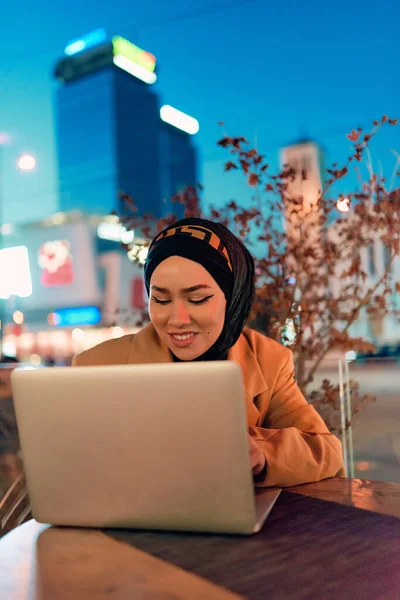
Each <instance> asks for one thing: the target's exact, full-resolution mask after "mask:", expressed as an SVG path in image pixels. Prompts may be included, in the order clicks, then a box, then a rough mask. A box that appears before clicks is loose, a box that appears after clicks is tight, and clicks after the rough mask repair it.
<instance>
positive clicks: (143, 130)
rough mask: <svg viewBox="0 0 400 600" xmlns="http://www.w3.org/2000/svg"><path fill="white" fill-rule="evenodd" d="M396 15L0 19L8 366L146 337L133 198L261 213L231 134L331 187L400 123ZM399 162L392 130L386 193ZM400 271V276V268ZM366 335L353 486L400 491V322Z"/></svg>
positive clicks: (1, 287) (197, 8)
mask: <svg viewBox="0 0 400 600" xmlns="http://www.w3.org/2000/svg"><path fill="white" fill-rule="evenodd" d="M397 11H398V8H397V3H396V2H395V1H394V0H386V1H384V2H381V3H380V4H379V5H377V3H376V2H365V1H363V2H361V1H360V0H354V1H352V2H344V1H343V0H339V1H338V2H336V3H335V5H332V6H330V7H327V5H325V4H323V3H322V2H318V1H317V0H309V1H307V2H300V1H289V2H285V3H282V4H279V3H271V2H267V1H266V0H237V1H236V2H235V1H234V0H221V1H218V2H211V1H210V0H196V1H194V2H192V3H191V4H190V5H188V4H187V3H185V2H183V0H177V1H176V2H175V3H174V4H173V5H169V4H166V3H162V2H161V1H160V0H157V1H155V2H153V3H152V4H151V6H149V7H146V6H145V5H141V6H137V5H133V4H132V3H131V2H127V1H126V0H120V2H119V3H118V5H117V6H116V7H115V8H114V7H112V6H110V4H109V3H105V2H102V1H96V2H93V1H92V0H89V1H88V2H86V3H84V4H83V5H82V4H78V3H77V2H71V1H69V2H66V0H60V2H58V3H57V4H54V3H51V2H49V0H40V1H39V2H38V3H35V4H33V3H32V2H28V1H27V0H22V1H21V2H19V3H15V4H14V5H8V6H7V8H3V9H2V19H1V22H0V33H1V37H0V48H1V61H0V225H1V230H0V233H1V235H0V303H1V312H0V316H1V321H2V329H1V332H2V353H3V355H5V356H8V357H9V358H10V360H12V359H13V358H16V359H17V360H18V361H20V362H23V363H29V364H32V365H35V366H39V365H68V364H70V361H71V358H72V356H73V355H74V354H75V353H77V352H79V351H81V350H83V349H85V348H88V347H90V346H93V345H95V344H96V343H99V342H100V341H102V340H105V339H108V338H110V337H118V336H121V335H123V334H124V333H128V332H131V331H134V330H135V322H136V321H135V319H136V317H137V316H138V315H139V314H141V312H142V311H143V309H144V308H145V306H146V302H147V298H146V293H145V289H144V285H143V279H142V271H141V268H140V264H138V262H135V263H133V262H132V261H131V260H130V259H129V257H128V256H127V253H126V250H124V248H123V247H122V246H121V244H131V245H132V244H135V247H136V249H139V257H141V260H144V258H145V249H144V250H143V252H142V253H140V249H141V247H142V246H143V244H144V243H145V241H146V240H145V239H144V238H143V235H142V234H141V233H140V231H136V230H135V231H127V230H126V229H125V228H124V227H123V226H122V225H121V223H120V222H119V220H118V217H117V216H115V215H114V214H112V213H113V212H116V213H118V214H121V213H123V212H124V211H125V210H126V207H125V206H124V205H123V203H122V202H121V200H120V199H119V197H118V194H119V193H120V192H121V191H123V192H127V193H128V194H130V195H131V196H132V198H133V199H134V201H135V204H136V206H137V208H138V213H137V214H138V215H139V216H140V215H141V214H144V213H150V214H152V215H153V216H154V217H156V218H161V217H164V216H166V215H167V214H168V213H170V212H171V211H175V212H176V210H177V208H176V205H175V206H173V205H172V203H171V198H172V197H173V196H174V195H176V194H179V193H181V192H182V191H183V190H185V189H186V188H187V187H188V186H195V187H197V186H199V185H201V188H202V192H201V201H202V203H203V206H204V207H205V208H206V207H209V206H211V205H215V206H217V207H219V206H223V205H226V204H227V203H228V202H229V201H231V200H233V199H234V200H236V201H238V202H240V204H241V205H243V206H246V205H248V206H250V205H251V202H252V196H253V190H252V189H251V187H249V186H248V184H247V182H246V179H245V178H243V176H242V175H241V174H240V173H236V172H233V173H225V164H226V161H227V154H226V150H225V149H224V148H221V147H220V146H218V145H217V142H218V140H219V139H221V137H222V136H223V135H226V134H229V135H238V136H241V135H243V136H245V137H246V138H247V139H248V140H249V142H250V143H251V144H252V145H254V146H255V147H256V148H257V149H259V150H260V152H262V153H263V154H264V155H266V156H267V160H268V163H269V165H270V167H271V169H272V170H275V171H277V170H279V166H280V165H281V164H282V162H284V161H285V160H286V159H287V157H292V158H293V157H297V158H300V159H301V160H302V159H303V157H305V158H306V160H307V161H308V164H310V165H311V169H310V174H311V179H313V180H314V184H315V186H317V187H319V186H320V185H321V180H323V179H324V165H326V164H331V163H332V162H334V161H337V162H338V163H339V164H340V163H341V162H342V161H343V160H345V159H346V157H347V156H348V154H349V149H350V145H351V144H350V141H349V139H348V138H347V137H346V135H347V134H348V133H349V132H350V131H351V130H352V129H356V128H357V127H362V128H367V129H368V127H369V126H370V125H371V124H372V120H373V119H375V118H379V117H381V116H382V115H383V114H389V115H391V116H398V114H399V106H400V105H399V98H400V83H399V79H398V58H397V52H396V48H397V34H398V32H397V29H398V27H397V20H396V18H395V17H396V14H397ZM221 123H223V124H221ZM397 152H400V134H399V129H398V128H396V127H393V128H389V129H387V130H385V131H384V132H383V133H382V135H380V136H379V137H378V138H377V139H376V141H374V146H373V154H372V158H371V160H372V161H374V169H375V171H376V172H377V173H379V174H380V175H381V176H384V177H386V179H387V180H388V181H389V180H391V178H392V174H393V173H395V172H396V169H397V170H399V168H398V167H399V162H398V159H399V155H398V154H397ZM292 158H291V160H292ZM350 185H351V189H349V187H348V186H349V181H347V182H346V186H347V187H346V188H340V185H339V186H338V194H346V193H350V192H354V191H357V190H358V186H359V185H360V184H359V180H358V178H357V174H356V173H354V175H351V177H350ZM338 208H339V211H340V209H341V207H340V205H339V207H338ZM342 208H343V207H342ZM345 208H346V207H345ZM179 210H180V208H179V207H178V212H179ZM340 218H346V214H344V213H343V211H341V215H340ZM254 252H255V253H256V254H257V252H258V254H259V253H260V252H261V253H262V249H257V248H255V249H254ZM386 260H387V257H386V254H385V247H384V245H383V244H380V243H379V242H378V241H377V242H376V243H374V244H372V245H371V247H370V249H369V251H368V254H367V255H366V256H365V261H366V268H367V271H368V274H369V276H370V277H371V278H372V279H373V278H374V277H378V276H379V273H380V270H381V268H384V266H385V264H386V263H385V261H386ZM139 263H140V261H139ZM393 270H394V279H395V280H397V281H400V263H399V259H398V258H397V260H396V261H395V262H394V264H393ZM396 293H397V297H395V298H394V303H395V304H396V303H397V307H398V308H400V292H399V291H397V292H396V291H395V292H394V294H396ZM136 320H137V319H136ZM356 328H357V331H358V332H359V335H361V336H363V337H365V338H366V339H367V340H369V341H371V342H372V343H374V344H375V346H376V348H377V350H376V352H375V353H374V354H373V355H372V356H367V357H365V356H362V355H360V354H357V353H351V354H350V355H348V356H346V357H344V358H345V359H346V360H347V361H350V362H349V363H348V364H349V370H350V374H351V376H354V377H355V378H356V379H357V380H358V381H359V382H360V385H361V390H362V391H363V392H364V393H367V394H372V395H375V396H376V397H377V400H376V402H374V403H373V404H371V405H370V406H368V407H367V408H365V410H363V411H362V413H361V414H360V415H359V416H358V418H357V420H356V421H355V423H354V427H353V434H354V457H355V458H354V460H355V463H354V464H355V467H354V468H355V474H356V475H358V476H363V477H369V478H373V479H384V480H387V481H400V427H399V425H398V424H399V419H400V369H399V361H400V325H399V323H398V321H397V320H396V319H395V318H393V316H391V315H387V317H386V318H383V319H380V320H379V321H378V322H377V321H376V319H370V318H369V317H368V315H363V317H362V318H360V319H359V321H358V322H357V324H356ZM342 358H343V357H342V356H339V355H338V356H336V355H331V356H329V358H328V359H327V360H326V361H325V362H324V363H322V364H321V366H320V369H319V371H318V378H319V379H320V380H322V379H323V377H324V376H325V374H326V373H328V374H329V377H330V379H331V380H335V378H336V379H337V373H338V360H339V359H342ZM10 364H12V365H13V366H14V364H13V363H7V365H8V366H7V365H6V364H3V369H2V371H3V379H5V380H6V379H7V377H8V375H5V373H6V372H8V371H9V369H10ZM0 375H1V373H0ZM0 391H1V390H0ZM4 397H7V393H4ZM0 402H1V398H0ZM0 460H1V459H0ZM4 468H5V467H4ZM7 468H8V469H9V470H12V468H13V466H12V465H11V466H10V465H8V467H7ZM0 492H1V490H0ZM0 495H1V494H0Z"/></svg>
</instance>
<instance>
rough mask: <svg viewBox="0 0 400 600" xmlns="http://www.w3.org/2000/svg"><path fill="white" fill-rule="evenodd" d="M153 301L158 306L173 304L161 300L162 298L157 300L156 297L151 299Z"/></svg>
mask: <svg viewBox="0 0 400 600" xmlns="http://www.w3.org/2000/svg"><path fill="white" fill-rule="evenodd" d="M151 299H152V300H153V302H155V303H156V304H169V303H170V302H171V300H160V298H156V297H155V296H152V298H151Z"/></svg>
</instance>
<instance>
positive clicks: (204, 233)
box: [153, 225, 233, 272]
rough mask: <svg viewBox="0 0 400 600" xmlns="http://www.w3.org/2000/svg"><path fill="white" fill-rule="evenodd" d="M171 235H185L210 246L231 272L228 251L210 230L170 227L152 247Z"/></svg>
mask: <svg viewBox="0 0 400 600" xmlns="http://www.w3.org/2000/svg"><path fill="white" fill-rule="evenodd" d="M173 235H187V236H189V237H193V238H197V239H198V240H201V241H203V242H206V243H207V244H210V246H212V247H213V248H215V250H217V252H219V253H220V254H221V255H222V256H223V257H224V259H225V260H226V263H227V265H228V267H229V269H230V271H232V272H233V269H232V264H231V260H230V258H229V254H228V250H227V249H226V248H225V246H224V244H223V243H222V241H221V240H220V239H219V237H218V236H217V234H216V233H214V232H213V231H211V230H210V229H206V228H205V227H202V226H200V225H181V226H180V227H172V228H171V229H167V230H166V231H162V232H161V233H160V234H159V235H158V236H157V237H156V238H155V239H154V242H153V245H154V244H156V243H157V242H159V241H160V240H162V239H164V238H167V237H171V236H173Z"/></svg>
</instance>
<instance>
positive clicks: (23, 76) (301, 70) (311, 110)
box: [0, 0, 400, 221]
mask: <svg viewBox="0 0 400 600" xmlns="http://www.w3.org/2000/svg"><path fill="white" fill-rule="evenodd" d="M113 5H114V6H115V8H114V7H113ZM396 5H397V0H383V1H381V2H379V3H378V2H372V1H371V0H363V1H361V0H346V1H344V0H337V1H336V2H335V3H325V2H322V1H318V0H306V1H305V2H304V1H301V0H289V1H286V2H276V1H275V2H272V1H270V2H268V1H266V0H258V1H256V0H255V1H254V0H253V1H252V0H247V1H246V0H218V2H215V0H194V1H192V2H191V3H190V4H189V3H188V2H187V1H186V2H184V0H176V1H175V3H167V2H161V0H155V1H153V2H152V3H151V4H150V3H149V5H148V6H149V8H145V3H143V5H142V6H140V5H138V3H133V2H132V1H129V2H128V1H127V0H118V2H115V3H110V2H108V1H107V2H105V1H104V0H86V1H85V2H84V3H82V2H79V3H78V2H77V0H68V2H67V0H59V1H58V2H53V1H52V0H36V1H35V2H33V0H19V2H14V3H7V6H6V8H5V7H3V8H2V15H1V21H0V50H1V54H0V56H1V60H0V133H3V134H7V135H8V136H9V137H10V138H11V139H10V143H9V144H8V145H7V146H5V147H4V148H3V150H4V152H3V169H2V173H3V175H2V176H1V173H0V189H2V197H3V217H4V221H29V220H35V219H39V218H42V217H44V216H47V215H48V214H50V213H52V212H54V211H56V210H57V163H56V155H55V139H54V129H53V114H52V110H53V95H54V89H55V87H56V85H57V83H56V82H55V81H53V80H52V76H51V73H52V68H53V65H54V63H55V62H56V60H57V58H59V57H60V56H61V55H62V53H63V49H64V47H65V45H66V43H67V42H68V41H70V40H71V39H74V38H76V37H79V36H80V35H82V34H85V33H87V32H89V31H92V30H94V29H97V28H99V27H104V28H105V29H106V30H107V33H108V35H109V36H110V35H113V34H119V35H122V36H124V37H127V38H128V39H129V40H130V41H132V42H134V43H136V44H138V45H139V46H141V47H142V48H144V49H146V50H148V51H150V52H152V53H153V54H155V55H156V57H157V60H158V65H159V79H158V81H157V83H156V86H157V91H158V92H159V93H160V94H161V95H162V101H163V103H168V104H172V105H174V106H176V107H177V108H179V109H180V110H183V111H184V112H187V113H189V114H191V115H193V116H195V117H196V118H197V119H198V120H199V121H200V127H201V129H200V133H199V134H198V136H197V143H198V145H199V148H200V150H201V177H200V180H201V181H202V183H203V184H204V185H205V198H206V200H207V201H208V202H215V203H217V204H218V203H222V202H224V201H227V200H230V199H232V198H235V199H237V200H239V201H240V200H242V201H245V200H246V199H247V198H248V196H249V191H248V188H247V186H246V185H245V183H244V182H242V179H241V178H240V177H239V176H238V175H232V174H224V173H223V164H224V158H227V155H226V153H225V152H224V151H223V150H221V149H219V148H218V147H217V146H216V141H217V140H218V138H219V137H221V128H220V127H218V122H219V121H224V123H225V127H224V128H223V131H226V132H229V133H230V134H233V135H245V136H246V137H247V138H249V139H250V140H254V139H255V136H257V139H258V146H259V149H260V150H261V151H262V152H263V153H265V154H267V156H268V157H269V162H270V163H271V164H272V165H274V164H275V165H276V164H277V157H278V151H279V147H280V146H282V145H284V144H286V143H289V142H292V141H294V140H296V139H297V138H299V137H300V136H304V135H308V136H310V137H313V138H315V139H316V140H317V141H318V142H320V143H321V144H323V146H324V148H325V151H326V155H327V160H328V162H332V161H333V160H339V162H340V159H343V158H345V157H346V156H347V153H348V151H349V147H350V143H349V142H348V141H347V140H346V137H345V134H346V133H347V132H348V131H349V130H350V129H351V128H352V127H357V126H369V124H370V123H371V121H372V119H374V118H378V117H380V116H382V115H383V114H384V113H388V114H389V116H392V117H396V116H397V117H400V102H399V99H400V78H399V65H398V8H396ZM189 6H190V8H189ZM150 7H151V8H150ZM390 148H395V149H396V150H398V151H399V152H400V129H399V128H391V129H387V130H385V132H384V133H381V134H380V135H379V138H378V140H377V141H376V143H374V145H373V147H372V150H373V160H374V162H375V166H376V168H377V169H379V168H380V165H381V166H382V169H383V171H384V172H385V174H386V175H387V176H388V177H390V174H391V171H392V169H393V167H394V164H395V158H394V156H393V154H391V153H390ZM22 152H31V153H32V154H34V155H35V156H36V157H37V161H38V168H37V170H36V172H34V173H29V174H27V173H25V174H24V173H20V172H18V171H17V169H16V168H15V159H16V157H17V156H18V155H19V154H20V153H22ZM1 220H2V219H1V218H0V221H1Z"/></svg>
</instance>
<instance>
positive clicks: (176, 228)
mask: <svg viewBox="0 0 400 600" xmlns="http://www.w3.org/2000/svg"><path fill="white" fill-rule="evenodd" d="M170 256H181V257H183V258H188V259H189V260H193V261H195V262H198V263H199V264H201V265H202V266H203V267H204V268H205V269H207V271H208V272H209V273H210V274H211V276H212V277H213V278H214V279H215V281H216V282H217V283H218V285H219V286H220V288H221V289H222V291H223V292H224V294H225V297H226V301H227V306H226V314H225V323H224V327H223V329H222V332H221V334H220V336H219V338H218V339H217V341H216V342H215V343H214V344H213V346H211V348H209V350H207V351H206V352H205V353H204V354H202V355H201V356H199V357H197V358H196V359H195V360H196V361H203V360H224V359H226V357H227V354H228V351H229V349H230V348H232V346H234V344H235V343H236V342H237V340H238V339H239V337H240V334H241V333H242V330H243V328H244V326H245V325H246V322H247V319H248V317H249V314H250V309H251V305H252V303H253V299H254V292H255V284H254V260H253V258H252V256H251V254H250V252H249V251H248V250H247V248H246V247H245V246H244V244H243V243H242V242H241V241H240V240H239V239H238V238H237V237H236V236H235V235H234V234H233V233H232V232H231V231H230V230H229V229H227V228H226V227H225V226H224V225H222V224H221V223H214V222H213V221H208V220H206V219H200V218H198V217H191V218H187V219H181V220H180V221H177V222H176V223H174V224H173V225H169V226H168V227H166V228H165V229H164V230H163V231H161V233H159V234H158V235H157V236H156V237H155V238H154V240H153V241H152V243H151V245H150V248H149V253H148V256H147V260H146V264H145V267H144V279H145V284H146V288H147V292H148V294H150V279H151V276H152V274H153V272H154V270H155V269H156V268H157V266H158V265H159V264H160V263H161V262H163V261H164V260H165V259H167V258H169V257H170Z"/></svg>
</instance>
